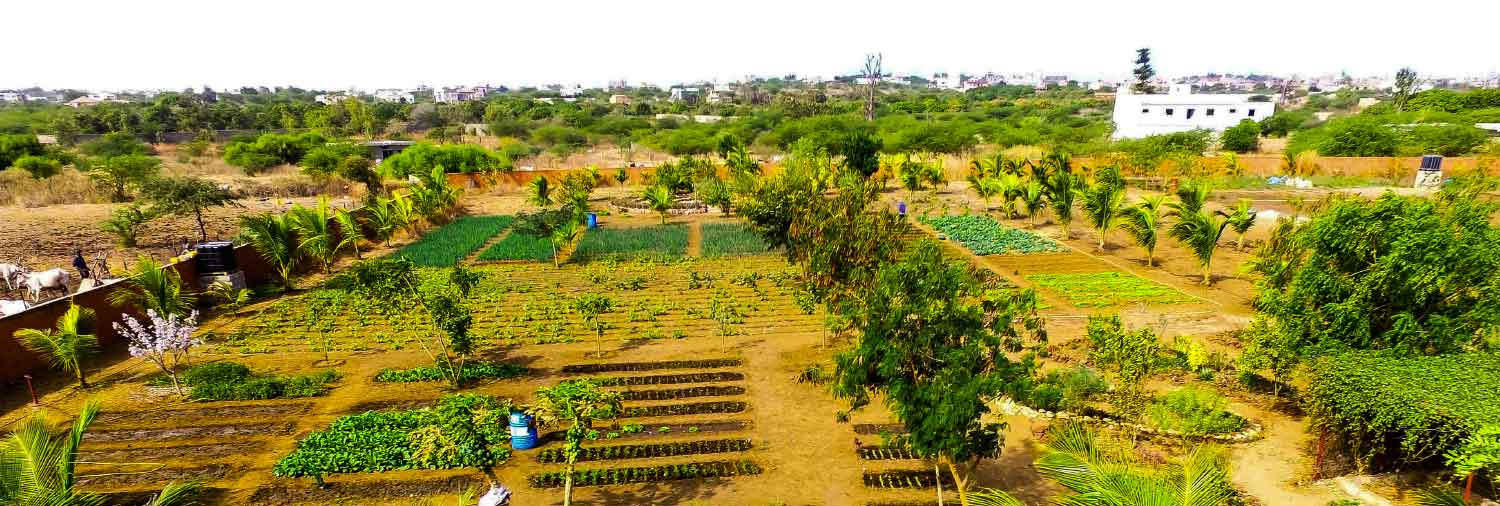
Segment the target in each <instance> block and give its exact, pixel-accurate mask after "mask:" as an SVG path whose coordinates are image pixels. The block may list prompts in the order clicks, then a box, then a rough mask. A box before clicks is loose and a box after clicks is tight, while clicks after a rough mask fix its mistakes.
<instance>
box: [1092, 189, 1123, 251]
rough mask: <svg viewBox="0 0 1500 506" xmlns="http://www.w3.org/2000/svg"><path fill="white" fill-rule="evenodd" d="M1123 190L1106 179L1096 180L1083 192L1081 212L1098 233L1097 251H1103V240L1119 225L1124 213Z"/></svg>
mask: <svg viewBox="0 0 1500 506" xmlns="http://www.w3.org/2000/svg"><path fill="white" fill-rule="evenodd" d="M1124 206H1125V188H1124V187H1123V186H1119V183H1116V182H1114V181H1112V180H1109V179H1107V178H1103V177H1101V178H1098V180H1096V181H1094V184H1092V185H1090V186H1089V187H1088V188H1087V189H1086V190H1084V192H1083V211H1084V214H1087V215H1088V218H1089V222H1090V223H1092V224H1093V225H1094V230H1097V231H1098V232H1099V249H1100V250H1101V251H1102V250H1103V249H1104V239H1105V238H1106V237H1107V236H1108V235H1109V231H1110V230H1112V229H1114V228H1115V225H1116V224H1118V223H1119V221H1118V220H1119V217H1120V215H1121V214H1123V213H1124Z"/></svg>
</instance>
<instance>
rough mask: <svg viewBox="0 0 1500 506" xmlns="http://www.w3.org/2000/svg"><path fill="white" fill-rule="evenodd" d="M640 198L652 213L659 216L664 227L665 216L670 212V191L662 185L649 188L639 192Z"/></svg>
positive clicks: (671, 202) (665, 222)
mask: <svg viewBox="0 0 1500 506" xmlns="http://www.w3.org/2000/svg"><path fill="white" fill-rule="evenodd" d="M641 198H642V199H644V200H645V201H646V205H647V206H649V207H651V210H652V211H656V214H659V215H661V223H662V224H663V225H666V224H667V214H668V213H669V212H671V211H672V204H673V200H672V190H669V189H667V187H665V186H662V185H654V186H650V187H647V188H646V189H645V190H643V191H641Z"/></svg>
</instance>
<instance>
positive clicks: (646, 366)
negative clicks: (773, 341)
mask: <svg viewBox="0 0 1500 506" xmlns="http://www.w3.org/2000/svg"><path fill="white" fill-rule="evenodd" d="M738 365H740V360H739V359H737V358H723V359H711V360H670V361H663V362H616V363H610V364H573V365H565V366H563V368H562V372H564V373H568V374H592V373H601V372H618V371H655V370H660V369H717V368H720V367H736V366H738Z"/></svg>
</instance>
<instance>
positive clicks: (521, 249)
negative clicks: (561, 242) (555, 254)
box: [479, 232, 552, 262]
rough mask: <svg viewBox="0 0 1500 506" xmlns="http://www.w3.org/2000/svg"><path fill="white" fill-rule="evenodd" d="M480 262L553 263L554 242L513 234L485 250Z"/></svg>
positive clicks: (480, 255) (480, 256) (481, 254)
mask: <svg viewBox="0 0 1500 506" xmlns="http://www.w3.org/2000/svg"><path fill="white" fill-rule="evenodd" d="M479 260H480V261H485V262H500V261H514V260H526V261H531V262H550V261H552V242H551V241H548V240H547V239H544V238H541V237H535V236H530V235H526V234H518V233H515V232H511V234H510V235H507V236H505V238H504V239H501V240H500V242H497V243H495V244H493V245H490V247H488V248H485V250H484V251H483V252H481V253H480V254H479Z"/></svg>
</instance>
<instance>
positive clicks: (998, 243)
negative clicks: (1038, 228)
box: [921, 214, 1063, 255]
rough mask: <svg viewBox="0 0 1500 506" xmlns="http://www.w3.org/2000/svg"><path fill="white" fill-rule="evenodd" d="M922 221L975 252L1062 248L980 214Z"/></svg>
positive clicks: (933, 217)
mask: <svg viewBox="0 0 1500 506" xmlns="http://www.w3.org/2000/svg"><path fill="white" fill-rule="evenodd" d="M921 221H922V223H926V224H927V225H928V226H930V227H932V228H934V229H936V230H937V231H938V232H941V233H943V235H946V236H948V238H949V239H952V240H953V241H955V242H957V243H959V244H962V245H963V246H964V247H965V248H968V249H969V251H972V252H974V254H975V255H1004V254H1026V253H1046V252H1052V251H1063V247H1062V246H1059V245H1058V244H1057V243H1055V242H1052V241H1051V240H1049V239H1047V238H1044V237H1042V236H1039V235H1036V234H1033V233H1031V232H1027V231H1024V230H1019V229H1014V228H1010V227H1007V226H1005V225H1001V224H1000V222H997V221H995V219H994V218H991V217H989V216H985V215H982V214H970V215H957V216H931V217H923V218H921Z"/></svg>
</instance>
